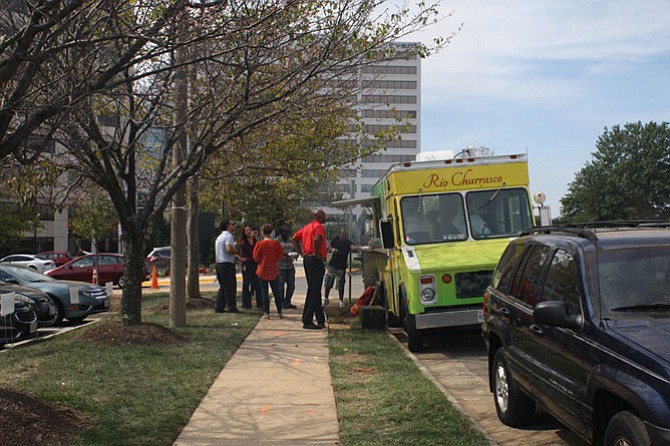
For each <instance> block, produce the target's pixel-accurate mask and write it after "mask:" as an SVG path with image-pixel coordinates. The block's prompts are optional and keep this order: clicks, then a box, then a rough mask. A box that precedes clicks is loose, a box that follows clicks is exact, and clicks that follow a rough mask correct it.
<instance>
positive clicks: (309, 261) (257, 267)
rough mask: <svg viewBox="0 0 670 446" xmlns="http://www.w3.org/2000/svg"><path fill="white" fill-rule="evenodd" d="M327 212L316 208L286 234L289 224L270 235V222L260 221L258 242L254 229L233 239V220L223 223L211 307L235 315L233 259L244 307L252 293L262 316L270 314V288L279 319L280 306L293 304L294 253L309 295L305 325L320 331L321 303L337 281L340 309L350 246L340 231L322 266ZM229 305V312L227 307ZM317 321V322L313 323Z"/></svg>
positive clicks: (217, 252)
mask: <svg viewBox="0 0 670 446" xmlns="http://www.w3.org/2000/svg"><path fill="white" fill-rule="evenodd" d="M325 221H326V214H325V212H324V211H323V210H321V209H318V210H317V211H315V212H314V219H313V220H312V221H311V222H310V223H308V224H307V225H305V226H304V227H302V228H301V229H300V230H298V231H297V232H296V233H295V234H293V236H292V237H290V236H289V234H290V229H289V227H288V226H282V227H281V228H280V230H279V234H278V235H277V236H276V237H274V238H273V236H272V234H273V230H272V226H271V225H269V224H265V225H263V227H262V228H261V233H262V237H263V238H262V239H261V240H258V239H257V237H256V235H255V234H254V230H253V229H252V228H250V227H245V228H244V231H243V233H242V236H241V237H240V239H239V240H237V241H235V239H234V234H235V223H234V222H232V221H230V220H227V221H224V222H223V223H222V225H221V229H222V232H221V234H220V235H219V236H218V237H217V239H216V243H215V255H216V276H217V280H218V282H219V287H220V288H219V292H218V294H217V298H216V307H215V311H216V312H217V313H223V312H224V311H228V312H231V313H237V312H239V311H240V310H239V309H238V308H237V299H236V293H237V279H236V276H235V271H236V266H235V262H236V261H239V262H240V263H241V265H242V306H243V307H244V308H251V304H252V295H255V297H256V305H257V307H258V308H260V309H261V310H262V311H263V313H264V314H263V318H264V319H269V318H270V298H269V290H272V295H273V296H274V302H275V307H276V309H277V317H278V318H279V319H281V318H282V310H283V309H294V308H297V307H296V306H295V305H293V304H292V303H291V299H292V297H293V293H294V291H295V265H294V260H295V257H297V256H302V257H303V264H304V268H305V276H306V279H307V296H306V299H305V305H304V308H303V312H302V323H303V328H304V329H310V330H320V329H323V327H324V325H325V316H324V313H323V307H324V306H325V305H327V304H328V296H329V293H330V290H331V289H332V288H333V285H334V284H335V281H337V289H338V293H339V299H340V308H342V307H344V283H345V269H346V264H347V260H348V257H349V252H350V251H351V249H352V247H353V244H352V242H351V241H350V240H349V239H347V237H346V232H345V231H344V229H342V230H341V231H340V233H339V234H338V236H337V237H335V238H334V239H333V240H332V242H331V245H330V251H331V253H332V255H331V259H330V262H329V264H328V268H327V270H326V264H325V262H326V257H327V255H328V246H327V245H328V244H327V242H326V233H325V228H324V226H323V223H325ZM324 277H325V298H324V301H323V302H322V301H321V287H322V284H323V282H324ZM226 309H227V310H226ZM315 319H316V321H315Z"/></svg>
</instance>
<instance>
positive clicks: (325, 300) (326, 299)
mask: <svg viewBox="0 0 670 446" xmlns="http://www.w3.org/2000/svg"><path fill="white" fill-rule="evenodd" d="M328 302H329V301H328V298H327V297H326V298H325V299H323V302H322V304H321V306H322V307H327V306H328Z"/></svg>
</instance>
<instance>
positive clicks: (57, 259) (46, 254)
mask: <svg viewBox="0 0 670 446" xmlns="http://www.w3.org/2000/svg"><path fill="white" fill-rule="evenodd" d="M35 255H36V256H37V257H40V258H42V259H45V260H53V261H54V263H55V264H56V266H61V265H65V264H66V263H67V262H69V261H70V260H72V257H71V256H70V254H69V253H67V252H65V251H42V252H38V253H37V254H35Z"/></svg>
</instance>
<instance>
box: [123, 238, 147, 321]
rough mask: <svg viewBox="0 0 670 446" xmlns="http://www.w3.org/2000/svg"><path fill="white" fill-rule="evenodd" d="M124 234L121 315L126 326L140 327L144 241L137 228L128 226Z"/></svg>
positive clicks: (144, 269)
mask: <svg viewBox="0 0 670 446" xmlns="http://www.w3.org/2000/svg"><path fill="white" fill-rule="evenodd" d="M123 234H124V242H125V243H124V244H125V248H126V249H125V254H124V257H125V268H124V273H123V276H124V277H123V279H124V283H123V290H122V295H121V296H122V297H121V314H122V315H123V322H124V323H125V324H126V325H139V324H141V323H142V281H143V280H144V277H145V273H146V268H145V259H144V239H143V236H142V232H141V231H140V230H139V229H138V228H136V227H132V228H129V227H128V226H126V228H125V230H124V232H123Z"/></svg>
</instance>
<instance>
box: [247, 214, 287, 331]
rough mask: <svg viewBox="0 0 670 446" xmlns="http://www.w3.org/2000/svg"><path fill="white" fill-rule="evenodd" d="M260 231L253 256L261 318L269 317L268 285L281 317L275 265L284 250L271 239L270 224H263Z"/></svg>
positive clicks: (280, 299)
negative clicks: (260, 237)
mask: <svg viewBox="0 0 670 446" xmlns="http://www.w3.org/2000/svg"><path fill="white" fill-rule="evenodd" d="M261 232H262V233H263V240H261V241H260V242H258V243H256V245H255V246H254V253H253V257H254V260H255V261H256V262H257V263H258V267H257V268H256V275H257V276H258V280H259V282H260V287H259V288H260V290H259V291H260V293H259V294H260V299H261V302H262V307H261V308H262V309H263V311H265V314H264V315H263V319H270V297H269V295H268V285H269V286H270V288H272V295H273V296H274V298H275V306H276V307H277V315H278V317H279V319H281V318H282V314H281V310H282V308H283V306H284V303H283V302H282V295H281V293H280V292H279V280H278V278H279V266H278V265H277V262H279V259H281V258H282V257H284V250H283V249H282V247H281V244H280V243H279V242H278V241H277V240H273V239H272V226H270V225H269V224H264V225H263V227H262V228H261Z"/></svg>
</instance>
